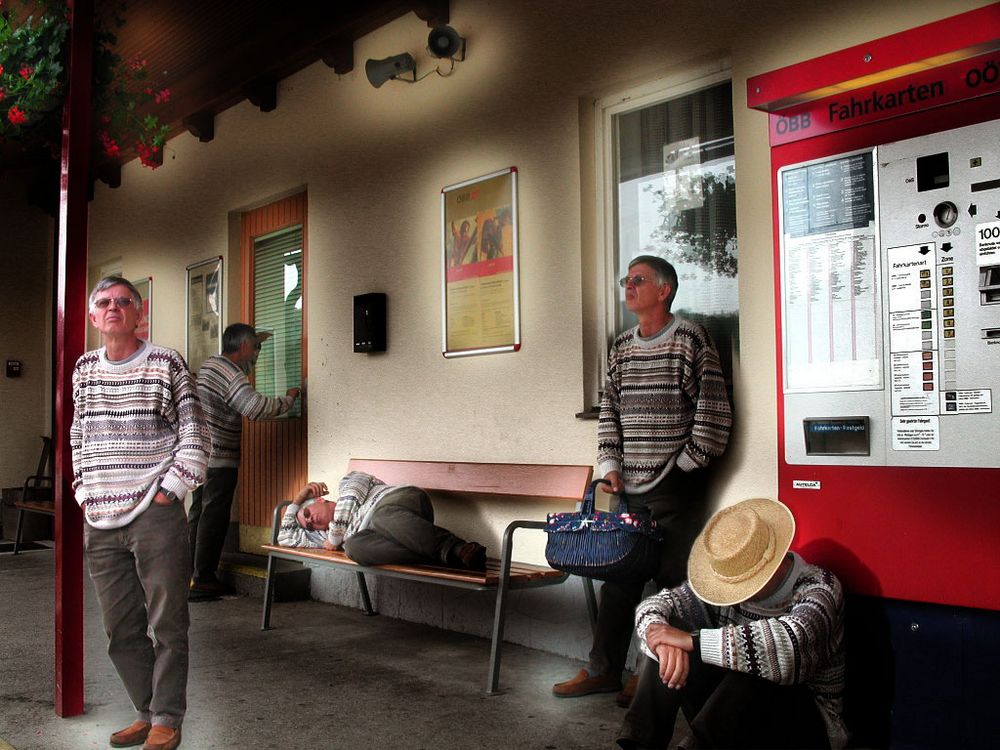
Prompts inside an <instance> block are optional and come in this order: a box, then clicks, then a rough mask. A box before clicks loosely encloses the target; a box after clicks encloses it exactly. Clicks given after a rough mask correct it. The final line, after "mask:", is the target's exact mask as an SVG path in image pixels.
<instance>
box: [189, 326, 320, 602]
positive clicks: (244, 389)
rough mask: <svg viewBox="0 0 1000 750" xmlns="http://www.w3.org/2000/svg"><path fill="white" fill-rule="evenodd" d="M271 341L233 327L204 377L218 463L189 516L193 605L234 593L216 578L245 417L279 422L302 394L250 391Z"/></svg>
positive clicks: (202, 391)
mask: <svg viewBox="0 0 1000 750" xmlns="http://www.w3.org/2000/svg"><path fill="white" fill-rule="evenodd" d="M270 335H271V334H269V333H266V332H262V333H258V332H257V331H256V330H254V328H253V326H249V325H247V324H246V323H233V324H232V325H230V326H228V327H227V328H226V330H225V331H223V332H222V354H219V355H216V356H213V357H209V358H208V359H206V360H205V361H204V362H203V363H202V365H201V369H200V370H199V371H198V395H199V396H200V397H201V404H202V408H203V409H204V410H205V418H206V419H207V420H208V427H209V429H210V430H211V432H212V457H211V458H210V459H209V461H208V474H207V476H206V479H205V484H204V486H203V487H199V488H198V489H197V490H195V492H194V497H193V498H192V501H191V508H190V509H189V511H188V532H189V538H190V541H191V560H192V561H193V564H194V572H193V576H192V581H191V592H190V594H189V598H190V599H191V600H192V601H200V600H204V599H213V598H217V597H219V596H220V595H222V594H225V593H229V592H230V591H231V590H230V588H229V587H228V586H226V585H225V584H223V583H222V582H221V581H219V579H218V577H217V576H216V572H217V571H218V568H219V560H220V559H221V557H222V548H223V546H224V544H225V541H226V532H227V531H228V530H229V514H230V510H231V508H232V505H233V494H234V493H235V491H236V481H237V479H238V477H239V466H240V436H241V433H242V431H243V417H246V418H247V419H252V420H255V421H256V420H260V419H273V418H275V417H278V416H280V415H282V414H284V413H285V412H287V411H288V410H289V409H291V408H292V404H294V403H295V399H297V398H298V397H299V393H300V392H301V391H300V389H299V388H289V389H288V390H287V391H286V392H285V395H284V396H275V397H268V396H264V395H263V394H261V393H258V392H257V391H256V390H254V388H253V386H252V385H250V381H249V380H248V378H247V376H248V375H249V374H250V372H251V371H252V370H253V367H254V365H255V364H257V357H258V356H259V355H260V349H261V345H262V344H263V342H264V341H266V340H267V339H268V338H269V337H270Z"/></svg>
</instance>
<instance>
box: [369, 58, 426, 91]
mask: <svg viewBox="0 0 1000 750" xmlns="http://www.w3.org/2000/svg"><path fill="white" fill-rule="evenodd" d="M411 71H412V73H413V80H414V81H415V80H417V63H416V61H415V60H414V59H413V55H411V54H410V53H409V52H404V53H402V54H400V55H393V56H392V57H386V58H384V59H382V60H369V61H368V62H366V63H365V75H366V76H368V83H370V84H371V85H372V86H374V87H375V88H378V87H379V86H381V85H382V84H383V83H385V82H386V81H388V80H389V79H390V78H397V77H399V76H401V75H404V74H406V73H409V72H411Z"/></svg>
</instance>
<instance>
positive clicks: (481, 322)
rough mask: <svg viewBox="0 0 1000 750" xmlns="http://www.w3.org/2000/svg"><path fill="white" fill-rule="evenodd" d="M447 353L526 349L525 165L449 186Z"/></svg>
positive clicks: (444, 230) (445, 203)
mask: <svg viewBox="0 0 1000 750" xmlns="http://www.w3.org/2000/svg"><path fill="white" fill-rule="evenodd" d="M441 250H442V261H443V263H442V268H443V273H442V279H443V281H442V289H441V316H442V324H441V336H442V353H443V354H444V356H445V357H462V356H466V355H470V354H492V353H495V352H513V351H517V350H518V349H520V348H521V317H520V313H519V300H520V289H519V285H518V243H517V169H516V168H515V167H508V168H507V169H502V170H500V171H499V172H493V173H492V174H488V175H485V176H483V177H476V178H475V179H472V180H466V181H465V182H460V183H458V184H456V185H449V186H448V187H446V188H443V189H442V190H441Z"/></svg>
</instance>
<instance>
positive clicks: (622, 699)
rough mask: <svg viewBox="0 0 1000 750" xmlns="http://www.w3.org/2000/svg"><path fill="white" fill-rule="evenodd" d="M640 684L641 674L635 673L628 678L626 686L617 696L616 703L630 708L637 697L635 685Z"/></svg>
mask: <svg viewBox="0 0 1000 750" xmlns="http://www.w3.org/2000/svg"><path fill="white" fill-rule="evenodd" d="M638 684H639V675H637V674H634V675H632V676H631V677H629V678H628V682H626V683H625V687H624V688H622V691H621V692H620V693H618V695H616V696H615V703H617V704H618V705H619V706H621V707H622V708H628V707H629V706H631V705H632V699H633V698H634V697H635V687H636V685H638Z"/></svg>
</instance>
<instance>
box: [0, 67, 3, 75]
mask: <svg viewBox="0 0 1000 750" xmlns="http://www.w3.org/2000/svg"><path fill="white" fill-rule="evenodd" d="M2 75H3V65H0V76H2Z"/></svg>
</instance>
